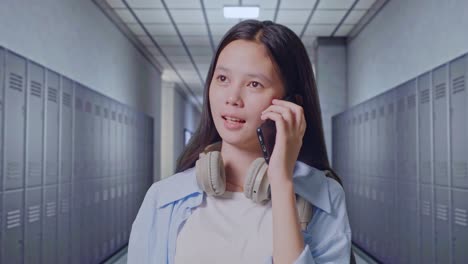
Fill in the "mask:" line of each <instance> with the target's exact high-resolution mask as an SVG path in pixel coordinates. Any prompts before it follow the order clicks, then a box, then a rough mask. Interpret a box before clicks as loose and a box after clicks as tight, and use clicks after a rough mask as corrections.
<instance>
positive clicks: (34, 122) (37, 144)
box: [27, 62, 45, 186]
mask: <svg viewBox="0 0 468 264" xmlns="http://www.w3.org/2000/svg"><path fill="white" fill-rule="evenodd" d="M28 67H29V68H28V72H29V80H28V82H29V83H28V95H27V97H28V126H27V129H28V131H27V137H28V151H27V155H28V171H27V186H39V185H42V153H43V128H44V77H45V71H44V68H43V67H41V66H39V65H37V64H35V63H32V62H29V63H28Z"/></svg>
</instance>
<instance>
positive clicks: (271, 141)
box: [257, 95, 302, 164]
mask: <svg viewBox="0 0 468 264" xmlns="http://www.w3.org/2000/svg"><path fill="white" fill-rule="evenodd" d="M283 100H286V101H289V102H292V103H296V101H297V100H300V101H302V100H301V99H299V98H296V96H294V95H289V96H286V97H285V98H284V99H283ZM257 137H258V141H259V143H260V147H261V149H262V152H263V157H264V158H265V161H266V163H267V164H269V162H270V157H271V154H272V153H273V148H274V147H275V139H276V125H275V121H273V120H271V119H267V120H265V122H263V123H262V124H261V125H260V127H258V128H257Z"/></svg>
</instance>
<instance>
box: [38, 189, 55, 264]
mask: <svg viewBox="0 0 468 264" xmlns="http://www.w3.org/2000/svg"><path fill="white" fill-rule="evenodd" d="M57 190H58V189H57V185H56V184H54V185H49V186H45V187H44V204H43V207H42V208H43V219H44V222H43V226H42V238H43V241H45V242H44V243H42V263H57V195H58V192H57Z"/></svg>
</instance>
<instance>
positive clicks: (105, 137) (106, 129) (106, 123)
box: [101, 97, 111, 178]
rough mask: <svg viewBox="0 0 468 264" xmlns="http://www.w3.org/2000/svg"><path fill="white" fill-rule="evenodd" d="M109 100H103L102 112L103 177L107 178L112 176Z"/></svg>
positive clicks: (105, 98)
mask: <svg viewBox="0 0 468 264" xmlns="http://www.w3.org/2000/svg"><path fill="white" fill-rule="evenodd" d="M109 104H110V102H109V99H108V98H107V97H104V98H103V111H102V114H103V116H102V118H103V119H102V144H103V146H102V153H101V155H102V160H103V167H102V176H103V177H104V178H107V177H109V176H110V172H109V170H110V151H109V147H110V122H111V121H110V111H109Z"/></svg>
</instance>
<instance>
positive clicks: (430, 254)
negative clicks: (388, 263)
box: [420, 183, 435, 263]
mask: <svg viewBox="0 0 468 264" xmlns="http://www.w3.org/2000/svg"><path fill="white" fill-rule="evenodd" d="M420 188H421V200H420V201H421V206H420V219H421V225H420V227H421V263H433V262H434V261H435V248H434V242H435V236H434V220H435V219H434V216H433V215H434V213H433V212H434V205H433V202H432V201H433V196H434V195H433V188H432V184H425V183H422V184H421V187H420Z"/></svg>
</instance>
